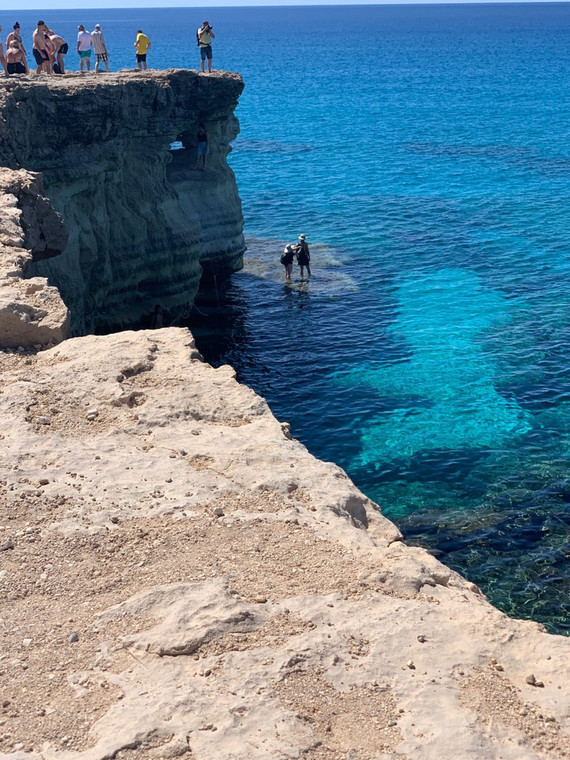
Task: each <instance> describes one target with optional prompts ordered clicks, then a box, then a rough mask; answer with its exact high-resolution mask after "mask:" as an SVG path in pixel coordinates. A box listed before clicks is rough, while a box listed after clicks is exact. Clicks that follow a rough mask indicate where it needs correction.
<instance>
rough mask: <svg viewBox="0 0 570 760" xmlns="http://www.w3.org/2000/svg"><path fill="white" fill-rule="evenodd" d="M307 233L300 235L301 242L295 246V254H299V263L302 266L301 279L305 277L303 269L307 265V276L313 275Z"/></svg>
mask: <svg viewBox="0 0 570 760" xmlns="http://www.w3.org/2000/svg"><path fill="white" fill-rule="evenodd" d="M306 237H307V236H306V235H299V242H298V243H297V245H296V246H295V255H296V256H297V263H298V264H299V266H300V267H301V279H303V274H304V272H303V270H304V268H305V267H307V277H310V276H311V267H310V264H309V262H310V260H311V254H310V253H309V246H308V245H307V239H306Z"/></svg>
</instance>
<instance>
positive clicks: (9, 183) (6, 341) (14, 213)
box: [0, 168, 69, 348]
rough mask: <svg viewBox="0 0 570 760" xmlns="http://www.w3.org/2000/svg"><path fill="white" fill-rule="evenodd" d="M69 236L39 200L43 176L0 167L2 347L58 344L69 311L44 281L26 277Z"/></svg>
mask: <svg viewBox="0 0 570 760" xmlns="http://www.w3.org/2000/svg"><path fill="white" fill-rule="evenodd" d="M66 244H67V232H66V230H65V227H64V225H63V220H62V218H61V216H60V215H59V214H58V213H56V212H55V211H54V209H53V208H52V206H51V205H50V203H49V201H48V200H47V198H46V197H45V196H44V195H43V187H42V181H41V176H40V175H38V174H33V173H31V172H26V171H23V170H11V169H2V168H0V347H6V348H16V347H18V346H34V345H36V346H38V345H45V344H50V343H52V344H53V343H59V342H60V341H62V340H64V339H65V338H66V337H67V335H68V332H69V312H68V310H67V308H66V307H65V304H64V303H63V301H62V300H61V297H60V294H59V292H58V290H57V288H54V287H53V286H50V285H48V282H47V280H46V278H45V277H30V268H31V264H32V261H33V259H34V258H36V259H38V260H39V259H41V258H43V257H45V256H53V255H57V254H58V253H61V251H62V250H63V249H64V248H65V246H66Z"/></svg>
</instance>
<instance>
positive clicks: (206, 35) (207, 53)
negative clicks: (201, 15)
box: [196, 21, 216, 74]
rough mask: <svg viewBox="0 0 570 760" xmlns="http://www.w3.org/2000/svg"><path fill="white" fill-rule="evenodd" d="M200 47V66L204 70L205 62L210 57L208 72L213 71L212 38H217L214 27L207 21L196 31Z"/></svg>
mask: <svg viewBox="0 0 570 760" xmlns="http://www.w3.org/2000/svg"><path fill="white" fill-rule="evenodd" d="M196 39H197V40H198V47H199V48H200V67H201V69H202V71H204V62H205V61H206V58H207V59H208V74H210V73H211V71H212V40H214V39H216V36H215V34H214V32H213V31H212V27H211V26H210V24H209V23H208V22H207V21H204V23H203V24H202V26H201V27H200V28H199V29H198V31H197V32H196Z"/></svg>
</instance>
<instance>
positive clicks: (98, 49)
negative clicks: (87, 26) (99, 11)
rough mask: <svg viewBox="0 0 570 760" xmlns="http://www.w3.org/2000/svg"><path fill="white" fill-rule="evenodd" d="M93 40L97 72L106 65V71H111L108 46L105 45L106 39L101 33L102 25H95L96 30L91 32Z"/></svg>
mask: <svg viewBox="0 0 570 760" xmlns="http://www.w3.org/2000/svg"><path fill="white" fill-rule="evenodd" d="M91 39H92V40H93V50H94V52H95V71H99V66H100V65H101V64H102V63H104V64H105V71H107V72H108V71H109V53H108V52H107V45H105V38H104V37H103V32H102V31H101V25H100V24H95V29H93V31H92V32H91Z"/></svg>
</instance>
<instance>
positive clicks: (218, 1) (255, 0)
mask: <svg viewBox="0 0 570 760" xmlns="http://www.w3.org/2000/svg"><path fill="white" fill-rule="evenodd" d="M401 1H402V3H407V2H413V3H418V2H419V3H422V2H426V0H401ZM445 1H446V0H442V2H445ZM472 1H473V0H456V2H472ZM492 1H493V0H489V2H492ZM517 1H518V0H506V2H517ZM559 1H561V2H562V1H563V0H559ZM427 2H434V0H427ZM436 2H437V0H436ZM353 4H355V5H381V4H382V3H379V2H378V0H358V2H357V3H350V2H347V0H285V1H284V0H215V1H214V2H208V1H207V0H202V2H192V0H165V2H162V3H161V2H160V0H0V12H2V11H8V10H10V11H17V10H38V11H39V10H58V9H60V8H77V9H84V8H162V7H167V8H175V7H176V8H219V7H221V6H231V5H234V6H244V5H353ZM394 4H396V3H394Z"/></svg>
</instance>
